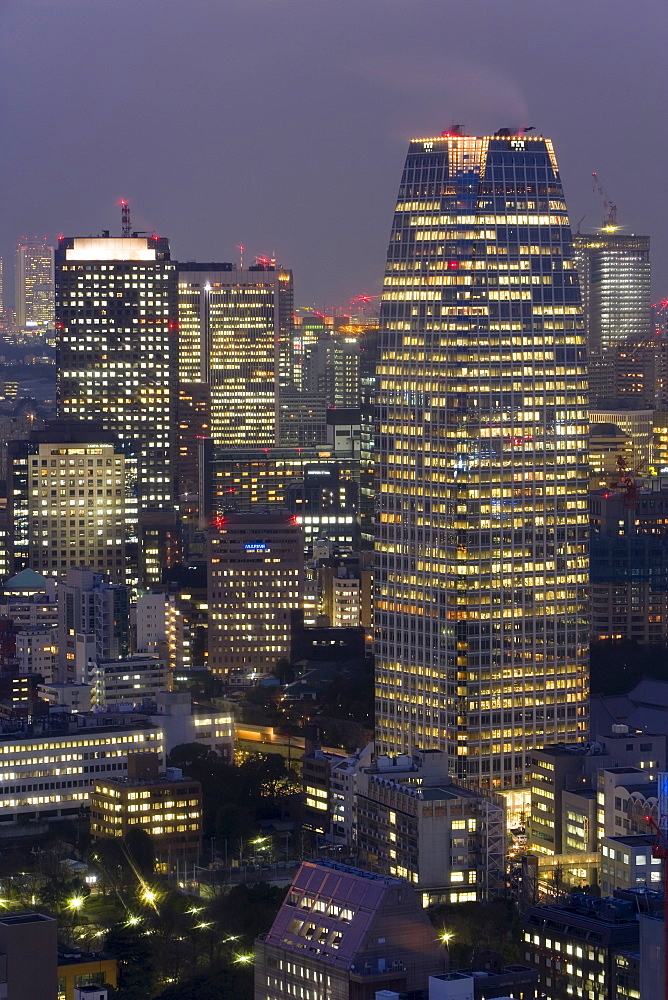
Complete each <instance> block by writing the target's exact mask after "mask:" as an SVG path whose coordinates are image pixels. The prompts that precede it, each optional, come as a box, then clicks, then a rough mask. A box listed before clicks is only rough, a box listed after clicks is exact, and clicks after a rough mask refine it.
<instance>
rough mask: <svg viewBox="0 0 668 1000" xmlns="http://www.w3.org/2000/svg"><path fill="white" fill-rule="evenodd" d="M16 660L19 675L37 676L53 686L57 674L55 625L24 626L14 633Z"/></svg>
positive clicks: (56, 631) (56, 633)
mask: <svg viewBox="0 0 668 1000" xmlns="http://www.w3.org/2000/svg"><path fill="white" fill-rule="evenodd" d="M16 659H17V661H18V664H17V669H18V672H19V673H20V674H39V675H40V676H41V677H42V678H43V680H44V682H45V683H46V684H53V682H54V681H55V679H56V676H57V673H58V629H57V627H56V625H47V626H46V627H43V626H40V625H32V626H30V625H29V626H26V627H24V628H22V629H20V630H19V631H18V632H17V633H16Z"/></svg>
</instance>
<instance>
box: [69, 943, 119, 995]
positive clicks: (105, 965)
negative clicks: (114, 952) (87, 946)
mask: <svg viewBox="0 0 668 1000" xmlns="http://www.w3.org/2000/svg"><path fill="white" fill-rule="evenodd" d="M117 982H118V964H117V962H116V959H115V958H110V957H109V956H107V955H101V954H100V953H99V952H90V951H78V950H74V949H70V950H68V951H59V953H58V1000H99V998H100V996H101V997H102V1000H107V997H108V990H107V988H106V987H107V986H111V987H112V988H114V989H115V987H116V985H117Z"/></svg>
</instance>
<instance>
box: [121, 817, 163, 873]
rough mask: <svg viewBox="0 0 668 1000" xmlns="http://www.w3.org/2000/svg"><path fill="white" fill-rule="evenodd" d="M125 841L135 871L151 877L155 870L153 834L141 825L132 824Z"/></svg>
mask: <svg viewBox="0 0 668 1000" xmlns="http://www.w3.org/2000/svg"><path fill="white" fill-rule="evenodd" d="M123 841H124V845H125V851H126V854H127V857H128V860H129V861H130V864H131V866H132V869H133V871H135V872H139V874H140V875H142V876H143V877H144V878H151V876H152V875H153V873H154V872H155V847H154V846H153V840H152V839H151V835H150V834H149V833H147V832H146V830H142V828H141V827H140V826H131V827H130V829H129V830H128V832H127V833H126V835H125V837H124V838H123Z"/></svg>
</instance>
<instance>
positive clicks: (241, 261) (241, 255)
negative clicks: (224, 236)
mask: <svg viewBox="0 0 668 1000" xmlns="http://www.w3.org/2000/svg"><path fill="white" fill-rule="evenodd" d="M245 249H246V247H245V246H244V245H243V243H237V250H238V251H239V270H240V271H243V269H244V250H245Z"/></svg>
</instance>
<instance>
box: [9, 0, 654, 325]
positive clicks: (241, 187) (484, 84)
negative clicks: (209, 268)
mask: <svg viewBox="0 0 668 1000" xmlns="http://www.w3.org/2000/svg"><path fill="white" fill-rule="evenodd" d="M666 37H668V5H667V4H666V3H665V0H639V2H637V3H635V4H629V3H628V0H468V2H466V3H462V2H459V3H457V2H454V0H329V2H324V0H180V2H176V0H0V81H1V86H2V101H1V104H0V108H1V110H0V116H1V118H0V123H1V133H0V134H1V135H2V140H3V141H2V159H1V162H2V183H1V184H0V197H1V199H2V205H1V209H2V228H1V230H0V232H1V239H0V252H1V253H2V255H3V256H4V258H5V261H6V279H5V280H6V284H7V285H9V284H10V281H11V267H12V262H13V261H12V257H13V249H14V244H15V242H16V240H17V238H18V237H19V236H21V235H34V234H44V235H48V236H49V237H50V238H54V239H55V237H56V236H57V235H58V234H60V233H64V234H68V235H76V234H88V233H97V232H100V231H101V230H102V229H110V230H111V231H112V232H119V231H120V210H119V209H118V207H117V202H118V199H119V198H121V197H125V198H128V199H129V200H130V202H131V206H132V216H133V226H134V228H136V229H140V230H144V229H145V230H154V229H155V230H156V231H157V232H158V233H160V234H161V235H167V236H169V237H170V239H171V244H172V255H173V257H175V258H176V259H184V260H185V259H198V260H203V261H204V260H230V259H234V258H235V256H236V254H237V251H236V249H235V246H236V244H238V243H243V244H245V245H246V247H247V250H246V254H247V257H250V256H251V255H253V254H255V253H258V254H264V253H271V254H275V255H276V256H277V258H278V259H279V261H280V262H282V263H283V264H285V265H286V266H290V267H292V268H293V269H294V272H295V286H296V299H297V302H298V303H299V304H301V305H316V306H317V307H322V306H327V307H337V306H338V307H342V306H343V307H345V306H346V304H347V303H348V300H349V299H350V297H351V296H353V295H356V294H359V293H363V292H366V293H372V292H377V291H378V290H379V284H380V279H381V276H382V272H383V266H384V259H385V250H386V244H387V238H388V234H389V228H390V223H391V216H392V209H393V202H394V198H395V195H396V191H397V187H398V183H399V178H400V174H401V168H402V165H403V161H404V157H405V154H406V147H407V143H408V140H409V139H410V138H411V137H413V136H420V135H433V134H438V133H439V132H441V131H443V130H444V129H446V128H447V127H448V126H449V125H450V123H452V122H459V123H461V124H462V125H463V126H464V127H465V128H466V129H467V130H468V131H470V132H472V133H479V134H485V133H488V132H490V131H495V130H496V129H498V128H500V127H502V126H516V125H534V126H536V129H537V131H538V132H542V133H543V134H545V135H549V136H551V137H552V138H553V139H554V142H555V146H556V151H557V156H558V158H559V162H560V166H561V173H562V179H563V181H564V187H565V190H566V197H567V201H568V205H569V209H570V215H571V222H572V224H573V226H574V228H575V226H576V225H577V222H578V221H579V219H580V218H581V217H582V216H583V215H586V220H585V222H584V225H583V228H585V229H586V228H587V227H593V226H596V225H599V224H600V222H601V218H602V208H601V206H600V203H599V200H598V198H597V196H596V195H595V194H594V193H593V191H592V181H591V172H592V170H596V171H598V172H599V175H600V177H601V180H602V182H603V185H604V187H605V189H606V192H607V193H608V196H609V197H610V198H611V200H612V201H614V202H616V203H617V205H618V206H619V221H620V222H621V223H622V224H623V225H624V227H625V229H624V231H625V232H637V233H649V235H650V236H651V237H652V241H653V254H652V256H653V274H654V281H653V286H654V295H655V298H657V297H659V296H666V295H668V273H667V271H668V208H667V201H666V196H665V189H666V181H665V177H666V171H667V169H668V166H667V164H668V148H667V147H668V143H667V140H666V136H667V134H668V130H667V125H666V107H667V105H668V100H667V98H668V74H667V73H666V60H665V40H666ZM8 291H9V289H8ZM8 298H11V294H10V295H8Z"/></svg>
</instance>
